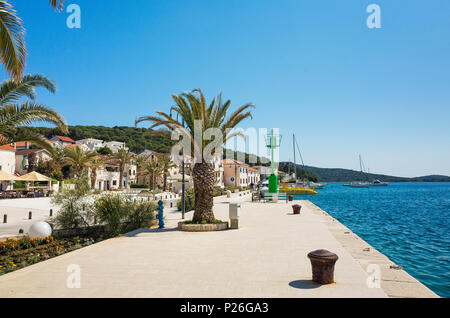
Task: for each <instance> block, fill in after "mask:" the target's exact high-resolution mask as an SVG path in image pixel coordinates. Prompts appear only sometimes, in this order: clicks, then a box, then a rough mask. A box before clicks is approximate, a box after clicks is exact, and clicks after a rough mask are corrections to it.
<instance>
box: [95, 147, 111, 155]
mask: <svg viewBox="0 0 450 318" xmlns="http://www.w3.org/2000/svg"><path fill="white" fill-rule="evenodd" d="M97 152H98V153H99V154H100V155H104V156H110V155H112V154H113V152H112V150H111V148H109V147H103V148H100V149H99V150H97Z"/></svg>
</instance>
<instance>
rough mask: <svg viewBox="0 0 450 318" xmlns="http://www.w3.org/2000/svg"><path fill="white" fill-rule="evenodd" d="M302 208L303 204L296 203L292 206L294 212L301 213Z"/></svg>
mask: <svg viewBox="0 0 450 318" xmlns="http://www.w3.org/2000/svg"><path fill="white" fill-rule="evenodd" d="M301 209H302V206H301V205H298V204H296V205H293V206H292V210H293V211H294V214H300V211H301Z"/></svg>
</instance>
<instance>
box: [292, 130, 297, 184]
mask: <svg viewBox="0 0 450 318" xmlns="http://www.w3.org/2000/svg"><path fill="white" fill-rule="evenodd" d="M292 142H293V146H294V148H293V149H294V180H295V182H297V162H296V157H295V134H292Z"/></svg>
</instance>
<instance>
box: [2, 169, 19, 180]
mask: <svg viewBox="0 0 450 318" xmlns="http://www.w3.org/2000/svg"><path fill="white" fill-rule="evenodd" d="M18 180H19V178H18V177H16V176H14V175H12V174H9V173H7V172H5V171H2V170H0V182H3V181H18Z"/></svg>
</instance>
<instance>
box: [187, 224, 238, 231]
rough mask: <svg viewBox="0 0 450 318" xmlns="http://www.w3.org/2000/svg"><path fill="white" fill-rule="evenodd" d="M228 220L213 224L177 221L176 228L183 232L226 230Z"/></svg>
mask: <svg viewBox="0 0 450 318" xmlns="http://www.w3.org/2000/svg"><path fill="white" fill-rule="evenodd" d="M228 227H229V225H228V222H218V223H214V224H195V223H186V222H180V223H178V230H180V231H184V232H214V231H225V230H228Z"/></svg>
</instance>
